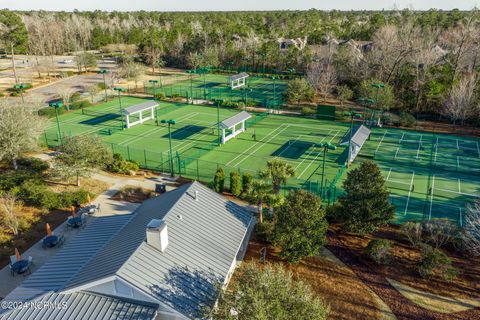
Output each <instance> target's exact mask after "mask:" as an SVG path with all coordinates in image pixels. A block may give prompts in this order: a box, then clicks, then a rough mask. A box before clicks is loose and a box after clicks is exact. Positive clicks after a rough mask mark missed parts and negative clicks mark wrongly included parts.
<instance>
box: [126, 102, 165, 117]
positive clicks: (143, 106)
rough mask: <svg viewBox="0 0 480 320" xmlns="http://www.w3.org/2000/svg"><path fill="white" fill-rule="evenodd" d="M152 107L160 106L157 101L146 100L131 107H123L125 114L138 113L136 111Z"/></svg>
mask: <svg viewBox="0 0 480 320" xmlns="http://www.w3.org/2000/svg"><path fill="white" fill-rule="evenodd" d="M152 107H158V103H157V102H155V101H146V102H142V103H140V104H136V105H133V106H131V107H128V108H124V109H123V113H124V114H128V115H130V114H132V113H136V112H140V111H143V110H147V109H150V108H152Z"/></svg>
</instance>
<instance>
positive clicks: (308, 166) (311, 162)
mask: <svg viewBox="0 0 480 320" xmlns="http://www.w3.org/2000/svg"><path fill="white" fill-rule="evenodd" d="M339 132H340V130H337V133H335V135H334V136H333V138H332V139H330V141H332V140H333V139H335V137H336V136H337V135H338V133H339ZM322 141H323V139H322ZM320 142H321V141H320ZM320 154H321V152H319V153H318V154H317V155H316V156H315V158H313V160H312V161H310V163H309V164H308V165H307V167H306V168H305V169H303V171H302V172H301V173H300V175H299V176H298V178H300V177H301V176H302V175H303V174H304V173H305V171H307V169H308V168H310V166H311V165H312V164H313V163H314V162H315V160H317V158H318V156H319V155H320ZM304 160H305V159H304ZM295 169H296V168H295Z"/></svg>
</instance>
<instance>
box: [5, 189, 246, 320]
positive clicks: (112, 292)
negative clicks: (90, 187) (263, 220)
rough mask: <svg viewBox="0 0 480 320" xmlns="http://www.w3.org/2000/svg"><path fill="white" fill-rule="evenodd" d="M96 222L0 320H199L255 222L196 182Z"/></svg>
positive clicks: (37, 275)
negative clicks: (24, 305)
mask: <svg viewBox="0 0 480 320" xmlns="http://www.w3.org/2000/svg"><path fill="white" fill-rule="evenodd" d="M91 219H93V221H92V222H91V223H90V224H88V225H87V227H86V228H85V229H84V230H81V231H80V232H79V233H78V234H77V235H76V236H75V237H74V238H73V239H72V240H70V241H69V242H67V244H66V245H65V246H64V247H63V248H62V249H60V251H59V252H58V253H57V254H56V255H55V256H53V257H52V258H50V259H49V260H48V261H47V262H46V263H45V264H44V265H43V266H41V267H40V268H39V269H38V270H37V271H35V272H34V273H33V274H32V275H31V276H30V277H29V278H28V279H26V280H25V281H24V282H23V283H22V284H21V285H20V286H19V287H17V288H16V289H15V290H14V291H12V292H11V293H10V294H9V295H8V296H7V297H6V298H5V301H11V302H23V303H25V302H39V303H40V302H41V304H42V305H45V304H48V305H55V306H59V307H57V308H38V309H36V308H33V307H32V308H17V309H9V310H7V309H3V310H1V309H0V320H10V319H23V320H30V319H31V320H38V319H59V320H73V319H96V320H107V319H108V320H110V319H112V320H113V319H115V320H124V319H125V320H126V319H140V320H153V319H162V320H164V319H168V320H173V319H200V318H203V314H202V312H203V309H204V308H210V307H213V306H214V305H215V303H216V301H217V298H218V294H219V292H218V291H219V288H220V287H222V286H223V287H226V285H227V284H228V282H229V280H230V277H231V276H232V274H233V272H234V270H235V267H236V266H237V264H238V262H239V261H241V260H242V259H243V256H244V253H245V251H246V248H247V244H248V239H249V237H250V232H251V230H252V228H253V226H254V223H255V220H254V218H252V215H251V214H250V212H249V211H247V210H246V209H245V208H244V207H242V206H240V205H238V204H236V203H234V202H232V201H230V200H228V199H226V198H225V197H223V196H221V195H219V194H218V193H216V192H214V191H212V190H210V189H209V188H207V187H205V186H203V185H202V184H200V183H198V182H192V183H188V184H185V185H183V186H181V187H179V188H177V189H175V190H173V191H170V192H167V193H164V194H162V195H161V196H158V197H156V198H152V199H149V200H146V201H145V202H144V203H143V204H142V205H141V206H140V207H139V208H137V209H136V210H135V212H133V213H132V214H125V215H114V216H107V217H96V218H95V217H92V218H91Z"/></svg>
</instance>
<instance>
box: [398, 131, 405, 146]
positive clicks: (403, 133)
mask: <svg viewBox="0 0 480 320" xmlns="http://www.w3.org/2000/svg"><path fill="white" fill-rule="evenodd" d="M404 136H405V132H402V137H401V138H400V141H398V144H402V141H403V137H404Z"/></svg>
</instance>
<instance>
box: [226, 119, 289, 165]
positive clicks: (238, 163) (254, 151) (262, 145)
mask: <svg viewBox="0 0 480 320" xmlns="http://www.w3.org/2000/svg"><path fill="white" fill-rule="evenodd" d="M288 127H290V125H288V124H287V126H286V127H285V128H284V129H282V130H280V131H279V132H277V133H276V134H275V135H274V136H273V137H270V139H268V140H267V141H266V142H265V143H263V144H261V145H260V146H258V148H256V149H255V150H253V153H256V152H257V151H258V150H260V148H262V147H264V146H265V144H267V143H268V142H270V141H272V139H273V138H276V137H277V136H278V135H279V134H280V133H282V132H283V131H285V130H287V129H288ZM247 159H248V156H247V157H245V158H243V159H241V160H240V161H239V162H237V165H235V166H234V167H237V166H239V165H240V163H242V162H243V161H245V160H247Z"/></svg>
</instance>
